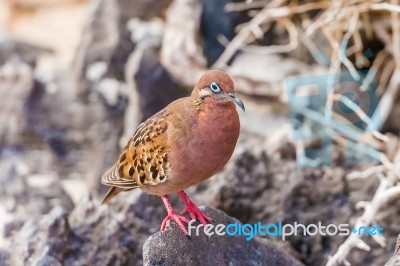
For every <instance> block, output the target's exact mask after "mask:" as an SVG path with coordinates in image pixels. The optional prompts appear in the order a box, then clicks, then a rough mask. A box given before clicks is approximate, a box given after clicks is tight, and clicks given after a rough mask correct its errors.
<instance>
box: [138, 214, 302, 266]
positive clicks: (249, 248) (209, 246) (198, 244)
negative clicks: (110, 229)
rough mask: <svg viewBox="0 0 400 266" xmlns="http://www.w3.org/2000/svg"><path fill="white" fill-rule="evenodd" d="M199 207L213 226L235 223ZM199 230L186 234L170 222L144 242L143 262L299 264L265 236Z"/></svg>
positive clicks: (222, 215) (152, 263)
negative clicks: (165, 227) (263, 237)
mask: <svg viewBox="0 0 400 266" xmlns="http://www.w3.org/2000/svg"><path fill="white" fill-rule="evenodd" d="M201 210H202V211H204V213H205V214H206V215H208V216H210V217H212V219H213V222H212V224H213V225H217V224H225V225H227V224H229V223H235V222H238V221H237V220H236V219H234V218H232V217H229V216H228V215H226V214H225V213H224V212H222V211H219V210H216V209H212V208H209V207H201ZM200 231H201V230H200ZM201 232H202V233H200V234H199V235H198V236H197V235H192V236H190V237H185V236H184V235H183V234H182V232H181V230H180V229H179V228H178V227H177V226H176V224H175V222H173V223H171V227H170V228H167V230H165V231H164V232H158V233H156V234H154V235H152V236H150V237H149V239H148V240H147V241H146V243H145V244H144V246H143V263H144V265H282V266H283V265H288V266H289V265H293V266H295V265H302V264H301V263H300V262H298V261H297V260H296V259H294V258H293V257H291V256H290V255H289V254H287V253H286V252H284V251H282V250H279V249H278V248H277V247H275V246H274V245H273V244H272V243H271V242H270V241H268V240H267V239H261V238H258V237H255V238H253V239H252V240H250V241H247V240H246V237H245V236H228V235H224V236H217V235H215V234H214V235H212V236H207V235H206V234H204V232H203V231H201Z"/></svg>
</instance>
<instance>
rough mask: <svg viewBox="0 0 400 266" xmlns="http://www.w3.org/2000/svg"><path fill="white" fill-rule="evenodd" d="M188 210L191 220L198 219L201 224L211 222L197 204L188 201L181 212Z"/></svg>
mask: <svg viewBox="0 0 400 266" xmlns="http://www.w3.org/2000/svg"><path fill="white" fill-rule="evenodd" d="M185 212H188V213H189V215H190V218H191V219H192V220H198V221H199V222H200V223H202V224H203V225H207V223H209V222H212V219H211V218H210V217H208V216H207V215H205V214H204V213H203V212H202V211H201V210H200V209H199V208H197V206H196V205H195V204H193V203H188V204H187V205H186V206H185V208H184V209H183V211H182V213H185Z"/></svg>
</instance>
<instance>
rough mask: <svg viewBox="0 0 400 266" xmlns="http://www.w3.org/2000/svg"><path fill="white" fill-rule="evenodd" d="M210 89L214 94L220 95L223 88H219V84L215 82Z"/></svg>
mask: <svg viewBox="0 0 400 266" xmlns="http://www.w3.org/2000/svg"><path fill="white" fill-rule="evenodd" d="M210 89H211V90H212V91H213V92H214V93H220V92H221V88H220V87H219V85H218V83H217V82H215V81H213V82H211V84H210Z"/></svg>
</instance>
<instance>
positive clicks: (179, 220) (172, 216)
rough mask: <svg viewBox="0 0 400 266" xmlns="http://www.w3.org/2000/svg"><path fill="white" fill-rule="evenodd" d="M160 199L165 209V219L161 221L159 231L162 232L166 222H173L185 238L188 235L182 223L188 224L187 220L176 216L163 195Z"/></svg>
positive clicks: (166, 197)
mask: <svg viewBox="0 0 400 266" xmlns="http://www.w3.org/2000/svg"><path fill="white" fill-rule="evenodd" d="M161 199H162V200H163V202H164V205H165V208H166V209H167V213H168V214H167V217H165V219H164V220H163V222H162V224H161V231H164V229H165V226H166V225H167V221H169V220H174V221H175V222H176V223H177V224H178V226H179V228H180V229H181V230H182V232H183V234H184V235H185V236H186V235H187V234H188V232H187V229H186V227H185V225H184V224H183V223H182V222H184V223H189V220H188V219H186V218H185V217H184V216H182V215H179V214H177V213H176V212H175V211H174V210H173V209H172V206H171V202H169V199H168V196H167V195H164V196H161Z"/></svg>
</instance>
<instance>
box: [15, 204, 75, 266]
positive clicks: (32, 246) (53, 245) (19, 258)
mask: <svg viewBox="0 0 400 266" xmlns="http://www.w3.org/2000/svg"><path fill="white" fill-rule="evenodd" d="M69 238H70V231H69V226H68V221H67V215H66V213H65V212H64V210H63V209H62V208H60V207H56V208H54V209H53V210H52V211H51V212H50V213H49V214H47V215H46V216H44V217H43V218H42V219H40V220H39V221H35V220H30V221H28V222H26V223H25V225H24V226H23V227H22V229H21V230H20V232H19V233H18V234H17V235H16V236H15V238H14V240H13V242H12V244H11V246H12V247H13V248H12V251H13V253H12V255H11V259H10V260H11V264H12V265H62V263H61V261H62V260H63V256H64V255H63V254H64V251H65V249H66V248H67V246H66V243H67V242H68V239H69Z"/></svg>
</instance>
